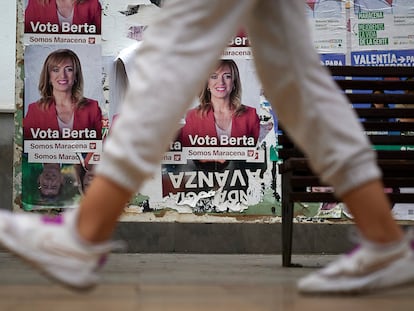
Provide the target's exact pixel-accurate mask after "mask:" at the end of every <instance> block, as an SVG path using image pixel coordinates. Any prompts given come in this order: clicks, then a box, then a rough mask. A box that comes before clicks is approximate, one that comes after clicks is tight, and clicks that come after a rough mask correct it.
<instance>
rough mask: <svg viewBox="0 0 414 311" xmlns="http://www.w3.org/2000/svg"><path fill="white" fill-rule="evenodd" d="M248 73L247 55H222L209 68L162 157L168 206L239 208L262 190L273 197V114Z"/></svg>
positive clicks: (251, 203) (260, 195)
mask: <svg viewBox="0 0 414 311" xmlns="http://www.w3.org/2000/svg"><path fill="white" fill-rule="evenodd" d="M254 73H255V70H254V65H253V61H252V60H250V59H222V60H220V61H219V64H218V65H217V67H216V69H215V70H214V71H213V72H211V73H210V75H209V77H208V78H207V81H206V83H205V84H204V86H203V89H202V90H200V92H199V96H198V97H197V98H196V100H195V102H194V105H193V106H192V107H191V108H190V109H189V110H188V111H187V113H186V115H185V117H184V118H183V123H182V127H181V129H180V130H179V133H178V134H177V138H176V140H175V141H173V142H171V144H170V148H169V151H168V152H166V153H165V155H164V158H163V161H162V168H161V169H162V171H161V174H162V195H163V199H164V200H165V201H166V202H168V204H169V205H170V206H174V205H175V206H177V208H178V209H179V208H180V207H183V206H186V207H187V208H189V209H190V210H191V211H192V212H195V213H204V212H210V213H219V212H243V211H245V210H247V209H249V207H251V206H254V205H258V204H260V203H263V200H264V198H265V196H266V195H268V196H272V199H273V200H274V193H273V190H272V188H271V186H272V179H273V178H274V177H275V176H272V165H271V161H270V157H269V147H270V146H272V145H275V135H274V120H273V116H272V114H271V113H270V110H269V106H270V105H268V106H267V107H266V106H265V104H264V102H262V103H261V100H260V99H261V97H260V95H261V88H260V84H259V83H258V81H257V77H256V76H255V74H254ZM245 86H246V88H244V87H245ZM242 92H243V93H242ZM242 94H243V95H242ZM266 109H267V110H266ZM269 139H270V140H269ZM269 212H270V209H269Z"/></svg>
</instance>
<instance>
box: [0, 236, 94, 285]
mask: <svg viewBox="0 0 414 311" xmlns="http://www.w3.org/2000/svg"><path fill="white" fill-rule="evenodd" d="M0 245H1V246H2V247H3V248H4V249H5V250H6V251H8V252H9V253H10V254H12V255H13V256H15V257H17V258H19V259H20V260H22V261H23V262H24V263H26V264H27V265H29V266H30V267H32V268H33V269H35V270H36V271H38V272H40V274H42V275H43V276H45V277H46V278H47V279H49V280H51V281H52V282H55V283H58V284H59V285H61V286H62V287H64V288H67V289H69V290H71V291H75V292H78V293H86V292H90V291H91V290H93V289H94V288H95V287H96V286H97V284H89V285H85V286H79V285H73V284H70V283H67V282H66V281H64V280H61V279H59V278H58V277H56V276H54V275H53V274H52V273H51V272H49V271H48V270H46V269H44V268H43V267H42V266H41V265H39V264H38V263H37V262H35V261H33V260H31V259H30V258H28V257H26V256H23V255H21V254H20V253H19V252H18V251H16V250H15V249H14V248H13V247H9V246H8V245H7V243H5V242H4V241H2V240H0Z"/></svg>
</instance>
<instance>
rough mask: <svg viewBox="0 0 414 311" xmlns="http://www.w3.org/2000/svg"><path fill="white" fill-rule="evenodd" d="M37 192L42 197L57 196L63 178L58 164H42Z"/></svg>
mask: <svg viewBox="0 0 414 311" xmlns="http://www.w3.org/2000/svg"><path fill="white" fill-rule="evenodd" d="M38 182H39V191H40V193H41V194H42V195H43V196H46V197H55V196H57V195H58V194H59V191H60V187H61V186H62V182H63V177H62V173H61V172H60V166H59V164H58V163H53V164H52V163H50V164H44V166H43V171H42V173H40V175H39V179H38Z"/></svg>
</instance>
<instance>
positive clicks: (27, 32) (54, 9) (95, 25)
mask: <svg viewBox="0 0 414 311" xmlns="http://www.w3.org/2000/svg"><path fill="white" fill-rule="evenodd" d="M101 32H102V6H101V2H100V1H99V0H88V1H78V0H77V1H73V2H72V5H71V6H68V5H65V4H64V3H63V2H62V1H57V0H27V1H25V4H24V37H23V38H24V44H25V45H28V44H98V43H100V39H101Z"/></svg>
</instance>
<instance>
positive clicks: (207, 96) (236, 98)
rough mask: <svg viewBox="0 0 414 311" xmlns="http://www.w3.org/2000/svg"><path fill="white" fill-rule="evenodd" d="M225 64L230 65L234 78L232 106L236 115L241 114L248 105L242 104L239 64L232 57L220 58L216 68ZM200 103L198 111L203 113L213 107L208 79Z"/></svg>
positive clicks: (231, 97)
mask: <svg viewBox="0 0 414 311" xmlns="http://www.w3.org/2000/svg"><path fill="white" fill-rule="evenodd" d="M224 66H228V67H229V69H230V72H231V76H232V79H233V89H232V91H231V93H230V108H232V109H233V110H234V115H235V116H239V115H241V114H242V113H243V112H244V111H245V110H246V107H245V106H244V105H242V104H241V94H242V88H241V80H240V73H239V68H238V67H237V64H236V63H235V62H234V61H233V60H231V59H223V60H220V62H219V64H218V66H217V67H216V69H221V68H223V67H224ZM198 98H199V99H200V105H199V106H198V108H197V109H198V111H199V113H200V114H201V115H203V116H204V115H205V114H206V113H207V112H208V111H210V110H211V109H213V105H212V103H211V93H210V90H209V89H208V80H207V81H206V83H205V84H204V87H203V89H202V91H201V92H200V94H199V97H198Z"/></svg>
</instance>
